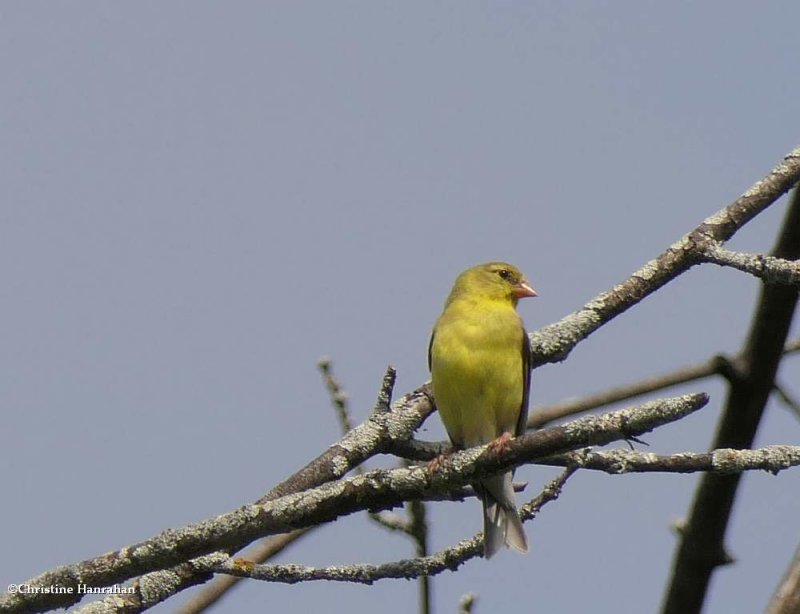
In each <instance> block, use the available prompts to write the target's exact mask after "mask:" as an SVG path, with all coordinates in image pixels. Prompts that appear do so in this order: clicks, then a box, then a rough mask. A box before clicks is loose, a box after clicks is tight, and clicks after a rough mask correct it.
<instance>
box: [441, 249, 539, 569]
mask: <svg viewBox="0 0 800 614" xmlns="http://www.w3.org/2000/svg"><path fill="white" fill-rule="evenodd" d="M526 296H536V292H535V291H534V289H533V288H532V287H531V285H530V283H529V282H528V280H527V279H526V278H525V276H524V275H523V274H522V272H521V271H520V270H519V269H518V268H517V267H515V266H513V265H511V264H507V263H505V262H489V263H487V264H480V265H478V266H475V267H472V268H471V269H467V270H466V271H464V272H463V273H461V275H459V276H458V278H457V279H456V282H455V284H454V285H453V289H452V290H451V292H450V296H448V297H447V301H446V302H445V305H444V311H443V312H442V315H440V316H439V319H438V320H437V321H436V325H435V326H434V328H433V335H432V336H431V342H430V345H429V346H428V367H429V368H430V370H431V380H432V385H433V396H434V399H435V401H436V406H437V407H438V409H439V415H440V416H441V417H442V422H443V423H444V426H445V428H446V429H447V434H448V435H449V436H450V441H451V442H452V443H453V446H454V447H456V448H469V447H473V446H479V445H483V444H487V443H490V442H497V445H499V446H502V445H504V444H507V442H508V440H509V439H510V438H511V437H512V436H516V435H519V434H521V433H523V432H524V431H525V423H526V421H527V416H528V391H529V389H530V342H529V340H528V335H527V333H526V332H525V328H524V326H523V324H522V319H521V318H520V317H519V315H518V314H517V311H516V306H517V301H518V300H519V299H520V298H523V297H526ZM511 478H512V472H510V471H509V472H507V473H504V474H502V475H497V476H493V477H489V478H485V479H482V480H481V481H480V482H479V483H478V484H475V489H476V491H477V492H478V494H479V496H480V498H481V500H482V502H483V536H484V556H485V557H486V558H489V557H491V556H492V555H493V554H495V553H496V552H497V551H498V550H499V549H500V548H501V547H502V546H504V545H505V546H507V547H508V546H510V547H512V548H514V549H515V550H519V551H520V552H527V551H528V542H527V539H526V537H525V531H524V529H523V528H522V523H521V522H520V519H519V514H518V513H517V507H516V504H515V502H514V488H513V486H512V483H511Z"/></svg>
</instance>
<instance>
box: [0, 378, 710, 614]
mask: <svg viewBox="0 0 800 614" xmlns="http://www.w3.org/2000/svg"><path fill="white" fill-rule="evenodd" d="M707 402H708V397H707V395H705V394H702V393H700V394H691V395H684V396H681V397H673V398H670V399H663V400H659V401H651V402H649V403H644V404H642V405H640V406H638V407H633V408H628V409H622V410H619V411H616V412H612V413H608V414H604V415H601V416H586V417H584V418H579V419H577V420H574V421H572V422H569V423H567V424H564V425H561V426H554V427H551V428H548V429H543V430H541V431H537V432H535V433H528V434H526V435H524V436H522V437H517V438H516V439H513V440H512V441H511V442H510V443H509V444H508V446H507V449H504V450H503V451H502V452H499V453H498V452H497V451H496V450H494V449H493V448H492V447H491V446H481V447H478V448H470V449H468V450H464V451H462V452H457V453H455V454H453V455H452V456H449V457H448V458H447V459H446V460H444V461H443V462H442V463H441V465H440V466H439V468H438V469H437V470H436V471H435V472H431V471H430V470H429V469H428V468H427V467H426V466H421V467H411V468H408V469H406V468H401V469H392V470H377V471H370V472H368V473H365V474H364V475H361V476H354V477H350V478H345V479H341V480H338V481H335V482H328V483H325V484H322V485H321V486H317V487H316V488H309V489H304V490H303V491H301V492H298V493H295V494H290V495H285V496H282V497H279V498H275V499H270V500H268V501H263V502H259V503H255V504H251V505H245V506H243V507H240V508H239V509H236V510H234V511H232V512H228V513H226V514H222V515H220V516H217V517H216V518H212V519H209V520H205V521H201V522H198V523H195V524H193V525H190V526H188V527H184V528H181V529H171V530H168V531H164V532H163V533H161V534H160V535H157V536H155V537H153V538H152V539H149V540H147V541H144V542H141V543H138V544H134V545H132V546H129V547H126V548H123V549H121V550H117V551H115V552H110V553H108V554H105V555H102V556H99V557H97V558H94V559H89V560H87V561H82V562H80V563H76V564H73V565H69V566H64V567H59V568H56V569H53V570H51V571H48V572H45V573H44V574H42V575H40V576H37V577H36V578H32V579H30V580H28V581H27V582H26V583H25V584H27V585H31V586H55V585H58V586H61V587H66V588H70V587H71V589H72V592H71V593H58V594H46V593H16V594H10V593H6V594H5V595H3V596H2V597H0V611H5V612H23V611H25V612H29V611H30V612H38V611H45V610H47V609H52V608H54V607H66V606H68V605H72V604H74V603H76V602H77V601H79V600H80V598H81V595H80V594H79V593H78V590H77V589H78V584H80V583H83V584H88V585H90V586H96V587H102V586H111V585H113V584H116V583H119V582H124V581H126V580H128V579H129V578H132V577H134V576H137V575H140V574H142V573H144V572H151V571H157V570H160V569H165V568H167V567H171V566H174V565H180V564H181V563H182V562H183V561H187V560H190V559H193V558H196V557H200V556H203V555H205V554H209V553H211V552H216V551H223V552H228V551H236V550H239V549H240V548H242V547H243V546H244V545H246V544H248V543H250V542H252V541H254V540H255V539H259V538H261V537H264V536H266V535H272V534H276V533H284V532H286V531H288V530H292V529H298V528H303V527H307V526H313V525H317V524H321V523H324V522H329V521H331V520H333V519H335V518H338V517H341V516H345V515H348V514H351V513H353V512H356V511H361V510H365V509H388V508H390V507H393V506H396V505H399V504H400V503H402V502H403V501H408V500H415V499H425V498H429V497H434V498H435V497H437V496H441V495H443V494H447V493H448V492H449V491H451V490H452V489H453V488H456V487H460V486H462V485H464V484H467V483H472V482H475V481H476V480H477V479H479V478H480V477H483V476H486V475H491V474H495V473H499V472H501V471H504V470H507V469H510V468H511V467H514V466H518V465H520V464H522V463H525V462H530V461H532V460H534V459H536V458H539V457H542V456H547V455H551V454H555V453H558V452H566V451H569V450H573V449H576V448H581V447H584V446H587V445H604V444H607V443H610V442H612V441H616V440H619V439H628V438H631V437H637V436H639V435H642V434H644V433H646V432H649V431H651V430H652V429H654V428H656V427H658V426H660V425H662V424H667V423H669V422H673V421H675V420H679V419H681V418H683V417H684V416H687V415H689V414H690V413H692V412H694V411H696V410H697V409H699V408H700V407H703V406H704V405H705V404H706V403H707ZM394 413H395V412H392V414H394ZM358 428H359V427H357V428H356V430H358Z"/></svg>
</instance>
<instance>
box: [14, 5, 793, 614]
mask: <svg viewBox="0 0 800 614" xmlns="http://www.w3.org/2000/svg"><path fill="white" fill-rule="evenodd" d="M798 23H800V4H797V3H793V2H768V3H753V2H741V1H738V2H737V1H733V2H721V1H716V2H705V3H687V2H673V3H662V2H653V1H636V2H632V1H623V2H615V3H605V2H564V3H553V2H543V1H542V2H539V1H535V2H438V3H429V2H410V3H388V2H236V1H234V2H207V1H192V2H188V1H183V2H163V1H159V2H153V1H143V2H135V3H119V2H82V3H50V2H39V1H29V2H24V3H12V2H7V3H3V5H2V6H0V74H2V88H1V89H0V177H1V178H2V180H0V263H2V264H0V267H1V268H2V284H0V306H1V307H0V309H1V310H2V311H1V312H0V313H2V317H1V318H0V411H2V417H3V425H2V428H1V429H0V476H2V479H3V480H4V482H5V485H6V487H5V492H6V496H5V497H4V498H3V506H2V528H0V585H2V588H3V589H4V590H5V587H6V585H7V584H8V583H9V582H16V581H21V580H23V579H25V578H28V577H30V576H32V575H35V574H37V573H40V572H42V571H44V570H46V569H49V568H51V567H53V566H56V565H59V564H64V563H71V562H74V561H77V560H80V559H84V558H88V557H91V556H94V555H97V554H100V553H103V552H106V551H109V550H112V549H116V548H119V547H121V546H124V545H126V544H130V543H133V542H136V541H139V540H142V539H146V538H148V537H150V536H152V535H154V534H156V533H158V532H160V531H161V530H163V529H166V528H169V527H179V526H183V525H185V524H187V523H190V522H193V521H197V520H200V519H204V518H207V517H210V516H213V515H216V514H219V513H222V512H225V511H228V510H230V509H233V508H235V507H238V506H240V505H242V504H244V503H247V502H250V501H252V500H254V499H256V498H258V497H259V496H260V495H261V494H263V493H264V492H265V491H266V490H267V489H269V487H270V486H272V485H274V484H275V483H277V482H278V481H279V480H281V479H282V478H284V477H286V476H287V475H289V474H290V473H292V472H293V471H294V470H296V469H297V468H299V467H300V466H301V465H302V464H304V463H305V462H307V461H308V460H309V459H311V458H312V457H314V456H315V455H316V454H318V453H319V452H320V451H322V450H323V449H324V448H325V447H326V446H327V445H328V444H329V443H331V442H332V441H334V440H335V439H336V438H337V437H338V428H339V427H338V425H337V423H336V420H335V418H334V414H333V412H332V411H331V409H330V408H329V401H328V397H327V394H326V392H325V390H324V388H323V386H322V385H321V383H320V378H319V375H318V373H317V371H316V366H315V365H316V362H317V360H318V359H319V358H320V357H321V356H323V355H330V356H331V357H332V359H333V361H334V369H335V371H336V373H337V375H338V376H339V377H340V379H341V380H342V382H343V383H344V384H345V386H346V388H347V390H348V392H349V395H350V402H351V408H352V412H353V415H354V418H355V419H356V420H358V421H360V420H362V419H363V418H365V417H366V416H367V414H368V412H369V410H370V408H371V407H372V405H373V403H374V399H375V394H376V392H377V390H378V387H379V384H380V379H381V376H382V374H383V372H384V369H385V367H386V365H387V364H390V363H391V364H393V365H395V366H396V367H397V369H398V374H399V377H398V383H397V388H396V393H397V394H398V395H399V394H401V393H403V392H407V391H409V390H411V389H413V388H415V387H416V386H418V385H420V384H421V383H422V382H424V381H425V380H426V379H427V365H426V349H427V342H428V336H429V334H430V328H431V326H432V324H433V321H434V320H435V318H436V316H437V315H438V313H439V311H440V309H441V306H442V303H443V301H444V298H445V296H446V294H447V292H448V290H449V288H450V285H451V283H452V281H453V279H454V277H455V275H456V274H457V273H459V272H460V271H461V270H462V269H464V268H466V267H467V266H470V265H472V264H476V263H479V262H482V261H486V260H494V259H504V260H508V261H511V262H513V263H515V264H517V265H519V266H520V268H522V269H523V270H524V271H525V272H526V273H527V274H528V276H529V277H530V279H531V280H532V282H533V284H534V285H535V287H536V288H537V290H538V292H539V294H540V297H539V298H536V299H534V300H529V301H525V302H524V303H523V304H522V305H521V308H520V310H521V313H522V315H523V316H524V318H525V320H526V322H527V325H528V327H529V328H530V329H534V328H538V327H540V326H543V325H545V324H548V323H551V322H553V321H555V320H557V319H559V318H560V317H562V316H564V315H566V314H568V313H569V312H571V311H574V310H576V309H578V308H579V307H580V306H581V305H583V304H584V303H585V302H586V301H587V300H589V299H590V298H592V297H593V296H595V295H596V294H597V293H599V292H601V291H603V290H605V289H607V288H609V287H610V286H612V285H613V284H614V283H616V282H618V281H620V280H622V279H624V278H625V277H627V276H628V275H629V274H630V273H631V272H633V271H634V270H635V269H636V268H638V267H639V266H640V265H642V264H643V263H644V262H645V261H647V260H649V259H650V258H652V257H654V256H656V255H657V254H658V253H660V252H661V251H662V250H663V249H664V248H665V247H666V246H667V245H668V244H670V243H671V242H673V241H674V240H675V239H677V238H678V237H679V236H680V235H681V234H683V233H684V232H686V231H688V230H689V229H691V228H693V227H694V226H695V225H696V224H697V223H698V222H699V221H700V220H702V219H703V218H704V217H706V216H707V215H709V214H711V213H713V212H714V211H716V210H718V209H719V208H721V207H722V206H724V205H726V204H727V203H728V202H730V201H731V200H732V199H734V198H735V197H736V196H738V195H739V194H740V193H741V192H742V191H743V190H745V189H746V188H747V187H748V186H749V185H751V184H752V183H753V182H754V181H755V180H757V179H759V178H760V177H761V176H762V175H764V174H765V173H766V172H767V171H768V170H769V169H770V168H771V167H772V166H773V165H774V164H776V163H777V162H778V161H779V160H780V159H781V158H782V157H783V155H784V154H785V153H787V152H788V151H789V150H791V149H792V148H793V147H794V146H796V145H798V143H800V131H798V125H799V124H798V109H800V80H799V79H798V78H797V74H798V65H799V64H798V62H799V61H800V39H798V35H797V24H798ZM785 202H786V201H785V199H784V200H783V201H782V202H781V203H779V204H777V205H776V206H775V207H774V208H773V209H771V210H770V211H769V212H767V213H766V214H764V215H763V216H762V217H759V218H758V219H757V220H756V221H754V222H753V223H752V224H750V225H749V226H747V227H746V229H745V230H744V231H742V232H741V233H740V235H737V237H735V239H734V240H733V241H732V242H731V243H730V244H729V245H730V246H731V247H733V248H736V249H743V250H752V251H764V250H767V249H769V248H770V247H771V246H772V244H773V243H774V240H775V239H774V237H775V233H776V230H777V228H778V227H779V224H780V220H781V218H782V216H783V211H784V208H785ZM758 287H759V284H758V282H757V281H756V280H754V279H752V278H749V277H747V276H746V275H744V274H741V273H736V272H733V271H730V270H723V269H720V268H716V267H712V266H710V265H709V266H704V267H701V268H697V269H694V270H692V271H691V272H689V273H688V274H686V275H684V276H683V277H681V278H680V279H679V280H677V281H676V282H673V283H671V284H670V285H668V286H667V287H666V288H664V289H663V290H662V291H660V292H659V293H658V294H657V295H656V296H654V297H652V298H649V299H647V300H646V301H645V302H644V303H643V304H641V305H639V306H638V307H636V308H635V309H634V310H633V311H631V312H630V313H627V314H625V315H624V316H623V317H621V318H619V319H618V320H616V321H614V322H613V323H611V324H610V325H608V326H606V327H605V328H603V329H602V330H601V331H600V332H598V333H596V334H595V335H593V336H592V337H591V338H590V339H589V340H588V341H586V342H584V343H582V344H581V345H580V346H579V347H578V348H577V349H576V350H575V351H574V353H573V354H572V355H571V356H570V358H569V360H568V361H567V362H566V363H564V364H559V365H549V366H546V367H543V368H541V369H539V370H537V371H536V372H534V374H533V381H534V384H533V391H532V402H533V404H534V405H537V404H544V403H547V402H552V401H557V400H560V399H563V398H566V397H571V396H575V395H580V394H584V393H588V392H591V391H595V390H598V389H602V388H604V387H607V386H609V385H613V384H619V383H624V382H628V381H632V380H635V379H638V378H641V377H644V376H648V375H654V374H657V373H660V372H662V371H664V370H667V369H670V368H673V367H677V366H680V365H684V364H689V363H693V362H696V361H700V360H705V359H707V358H708V357H709V356H711V355H713V354H715V353H718V352H735V351H736V350H737V349H738V348H739V347H740V345H741V344H742V340H743V335H744V333H745V331H746V329H747V326H748V323H749V319H750V315H751V310H752V308H753V305H754V302H755V297H756V293H757V290H758ZM797 331H798V327H797V326H795V327H794V332H795V334H797ZM780 376H781V379H782V380H783V381H784V382H786V383H787V384H788V387H789V389H790V390H793V391H794V393H795V394H798V393H800V387H799V386H798V381H800V358H794V359H791V360H790V361H789V362H788V363H787V364H786V365H784V368H783V369H782V371H781V374H780ZM698 390H706V391H708V392H709V393H710V394H711V395H712V400H711V402H710V404H709V406H708V407H707V408H705V409H704V410H702V412H701V413H700V414H698V415H695V416H693V417H690V418H688V419H686V420H685V421H683V422H682V423H679V424H677V425H672V426H668V427H665V428H663V429H661V430H659V431H658V432H657V433H655V434H652V435H650V436H648V437H647V438H646V439H647V441H648V442H649V443H650V444H651V447H650V450H652V451H654V452H673V451H686V450H694V451H705V450H706V449H707V447H708V445H709V441H710V438H711V435H712V433H713V429H714V425H715V423H716V418H717V415H718V411H719V408H720V405H721V404H722V403H723V401H724V388H723V386H721V385H720V384H719V383H716V382H701V383H695V384H692V385H690V386H686V387H683V388H681V389H678V390H677V391H675V394H678V393H683V392H687V391H698ZM670 394H672V393H670ZM420 436H421V437H423V438H426V439H441V438H443V437H444V431H443V429H442V428H441V426H440V425H439V422H438V419H437V418H435V417H434V418H433V419H431V420H429V422H428V424H427V425H426V426H425V429H424V431H423V432H422V433H420ZM798 440H800V422H798V420H797V417H796V416H792V414H791V413H790V412H789V411H787V410H786V409H785V408H784V407H782V406H780V405H778V404H777V403H774V402H772V403H770V406H769V408H768V411H767V415H766V421H765V423H764V424H763V428H762V430H761V431H760V433H759V436H758V444H759V445H765V444H770V443H797V442H798ZM554 473H555V472H554V471H553V470H551V469H545V468H537V467H527V468H523V469H521V470H520V472H519V473H518V476H519V477H520V478H521V479H524V480H527V481H529V487H528V493H527V495H528V496H533V495H534V494H535V493H536V492H538V490H539V489H540V488H541V486H542V485H543V484H544V483H545V482H546V481H547V480H548V479H550V478H551V477H552V476H553V475H554ZM696 482H697V477H696V476H670V475H648V476H615V477H612V476H606V475H600V474H590V473H589V472H586V473H582V474H580V475H578V476H576V477H574V478H573V479H572V480H571V481H570V483H569V484H568V485H567V487H566V489H565V491H564V493H563V495H562V497H561V498H560V499H559V500H558V501H557V502H554V503H552V504H550V505H549V506H548V507H546V508H545V509H544V510H543V512H542V514H541V515H540V516H539V517H538V518H537V519H536V520H535V521H534V522H533V523H529V524H527V525H526V528H527V531H528V534H529V538H530V540H531V544H532V551H531V553H530V554H529V555H527V556H520V555H516V554H515V553H511V552H504V553H502V554H500V555H498V556H497V557H496V558H495V559H493V560H492V561H491V562H486V561H483V560H474V561H471V562H469V563H468V564H467V565H465V566H464V568H463V569H462V570H461V571H460V572H459V573H456V574H453V573H445V574H443V575H441V576H439V577H437V578H436V579H435V580H434V601H435V606H436V610H437V611H438V612H452V611H454V610H455V609H456V604H457V601H458V599H459V597H460V596H461V595H462V594H464V593H466V592H468V591H472V592H476V593H478V594H479V599H480V601H479V603H478V606H477V609H476V611H477V612H515V611H523V610H530V609H531V608H533V609H535V610H536V611H541V612H576V611H612V610H613V611H615V612H630V613H641V612H651V611H654V610H656V609H657V607H658V604H659V603H660V601H661V598H662V594H663V591H664V584H665V580H666V577H667V575H668V569H669V567H670V564H671V559H672V555H673V549H674V545H675V539H674V537H673V535H672V534H671V532H670V530H669V524H670V523H671V522H672V521H674V520H675V519H677V518H679V517H680V516H682V515H683V514H684V513H685V511H686V509H687V506H688V504H689V503H690V500H691V496H692V493H693V491H694V487H695V485H696ZM798 493H800V471H797V470H793V471H788V472H786V473H783V474H781V475H780V476H779V477H777V478H776V477H773V476H770V475H767V474H753V475H748V476H747V477H746V478H745V480H744V483H743V489H742V491H741V494H740V499H739V501H738V503H737V506H736V509H735V512H734V517H733V524H732V528H731V532H730V536H729V542H728V545H729V547H730V550H731V552H732V553H733V554H734V556H736V557H737V559H738V563H737V564H736V565H734V566H730V567H727V568H725V569H723V570H720V571H719V572H718V573H717V574H716V575H715V577H714V580H713V584H712V587H711V596H710V601H709V602H708V606H707V608H706V611H707V612H708V613H710V614H714V613H723V612H725V613H728V612H754V611H760V610H761V609H762V608H763V607H764V604H765V603H766V601H767V599H768V598H769V596H770V595H771V593H772V591H773V589H774V587H775V584H776V582H777V581H778V579H779V577H780V575H781V573H782V571H783V569H784V568H785V566H786V563H787V561H788V560H789V559H790V557H791V555H792V552H793V551H794V548H795V547H796V546H797V542H798V534H799V533H800V531H798V522H799V521H798V519H800V496H798ZM520 498H521V499H522V498H523V497H520ZM431 517H432V545H433V547H434V548H436V549H440V548H444V547H447V546H448V545H451V544H453V543H454V542H456V541H458V540H459V539H462V538H464V537H468V536H472V535H473V534H474V533H475V532H476V531H478V530H479V529H480V522H481V521H480V511H479V505H478V503H476V502H474V501H469V502H466V503H462V504H444V503H442V504H437V505H434V506H432V511H431ZM411 555H412V548H411V546H410V544H409V543H408V542H406V541H405V540H404V539H402V538H400V537H398V536H396V535H387V534H384V533H383V532H382V530H381V529H379V528H376V527H374V526H373V525H371V524H369V522H368V521H366V520H365V519H364V518H363V517H361V516H358V517H350V518H346V519H342V520H340V521H339V522H337V523H335V525H332V526H328V527H325V528H323V529H321V530H319V531H317V532H315V533H314V535H313V536H312V537H308V538H306V539H304V540H303V541H302V543H299V544H297V545H296V546H295V547H292V548H291V549H289V550H288V551H286V552H285V553H284V554H283V555H282V556H281V557H280V560H281V561H283V562H295V563H300V564H313V565H326V564H336V563H353V562H372V563H377V562H382V561H388V560H395V559H398V558H405V557H408V556H411ZM416 592H417V586H416V583H415V582H405V581H382V582H380V583H378V584H376V585H375V586H372V587H363V586H349V585H340V584H339V585H335V584H323V583H317V584H305V585H298V586H282V585H271V584H264V583H257V582H248V583H247V584H246V586H244V587H242V588H240V589H238V590H237V592H236V594H235V595H231V596H230V598H229V600H228V601H227V602H225V603H224V604H223V605H221V606H220V607H219V609H218V611H220V612H237V611H254V610H255V608H259V609H261V610H263V609H264V608H267V609H269V610H270V611H276V612H278V611H287V612H304V611H317V610H319V609H322V608H326V609H335V610H340V611H344V610H349V611H354V612H367V611H375V610H376V609H377V608H380V610H381V611H382V612H388V613H395V612H398V613H399V612H409V611H414V608H415V607H416ZM168 604H169V605H162V606H160V607H159V608H157V611H159V612H167V611H171V610H172V609H173V607H174V605H175V602H173V601H170V602H168Z"/></svg>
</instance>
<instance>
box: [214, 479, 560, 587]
mask: <svg viewBox="0 0 800 614" xmlns="http://www.w3.org/2000/svg"><path fill="white" fill-rule="evenodd" d="M574 472H575V468H571V469H568V470H566V471H564V472H563V473H562V474H561V475H560V476H559V477H558V478H556V479H555V480H553V481H552V482H550V483H549V484H548V485H547V486H546V487H545V488H544V490H543V491H542V492H541V494H540V495H539V496H537V497H536V498H535V499H533V500H532V501H530V502H529V503H527V504H525V505H524V506H523V507H522V508H521V509H520V514H521V515H522V517H523V519H529V518H533V517H534V516H536V514H537V513H538V512H539V510H540V509H541V508H542V507H543V506H544V505H545V504H546V503H548V502H550V501H554V500H555V499H557V498H558V496H559V494H560V493H561V488H562V487H563V485H564V483H565V482H566V481H567V479H569V477H570V476H571V475H572V474H573V473H574ZM482 553H483V534H482V533H478V534H477V535H476V536H474V537H472V538H471V539H468V540H464V541H462V542H460V543H459V544H457V545H456V546H453V547H451V548H448V549H447V550H444V551H442V552H439V553H438V554H434V555H431V556H424V557H419V558H415V559H404V560H402V561H394V562H392V563H384V564H382V565H335V566H331V567H323V568H318V567H307V566H302V565H252V564H250V563H249V562H248V561H242V560H240V559H235V560H229V561H226V562H225V563H223V564H221V565H219V566H218V567H217V571H219V572H221V573H228V574H232V575H237V576H243V577H248V578H254V579H256V580H264V581H268V582H282V583H287V584H295V583H297V582H308V581H313V580H328V581H333V582H354V583H360V584H373V583H374V582H376V581H378V580H384V579H388V578H405V579H411V578H418V577H421V576H435V575H437V574H440V573H442V572H443V571H447V570H450V571H455V570H457V569H458V568H459V567H460V566H461V565H463V564H464V563H465V562H466V561H468V560H470V559H473V558H476V557H481V556H482Z"/></svg>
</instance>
